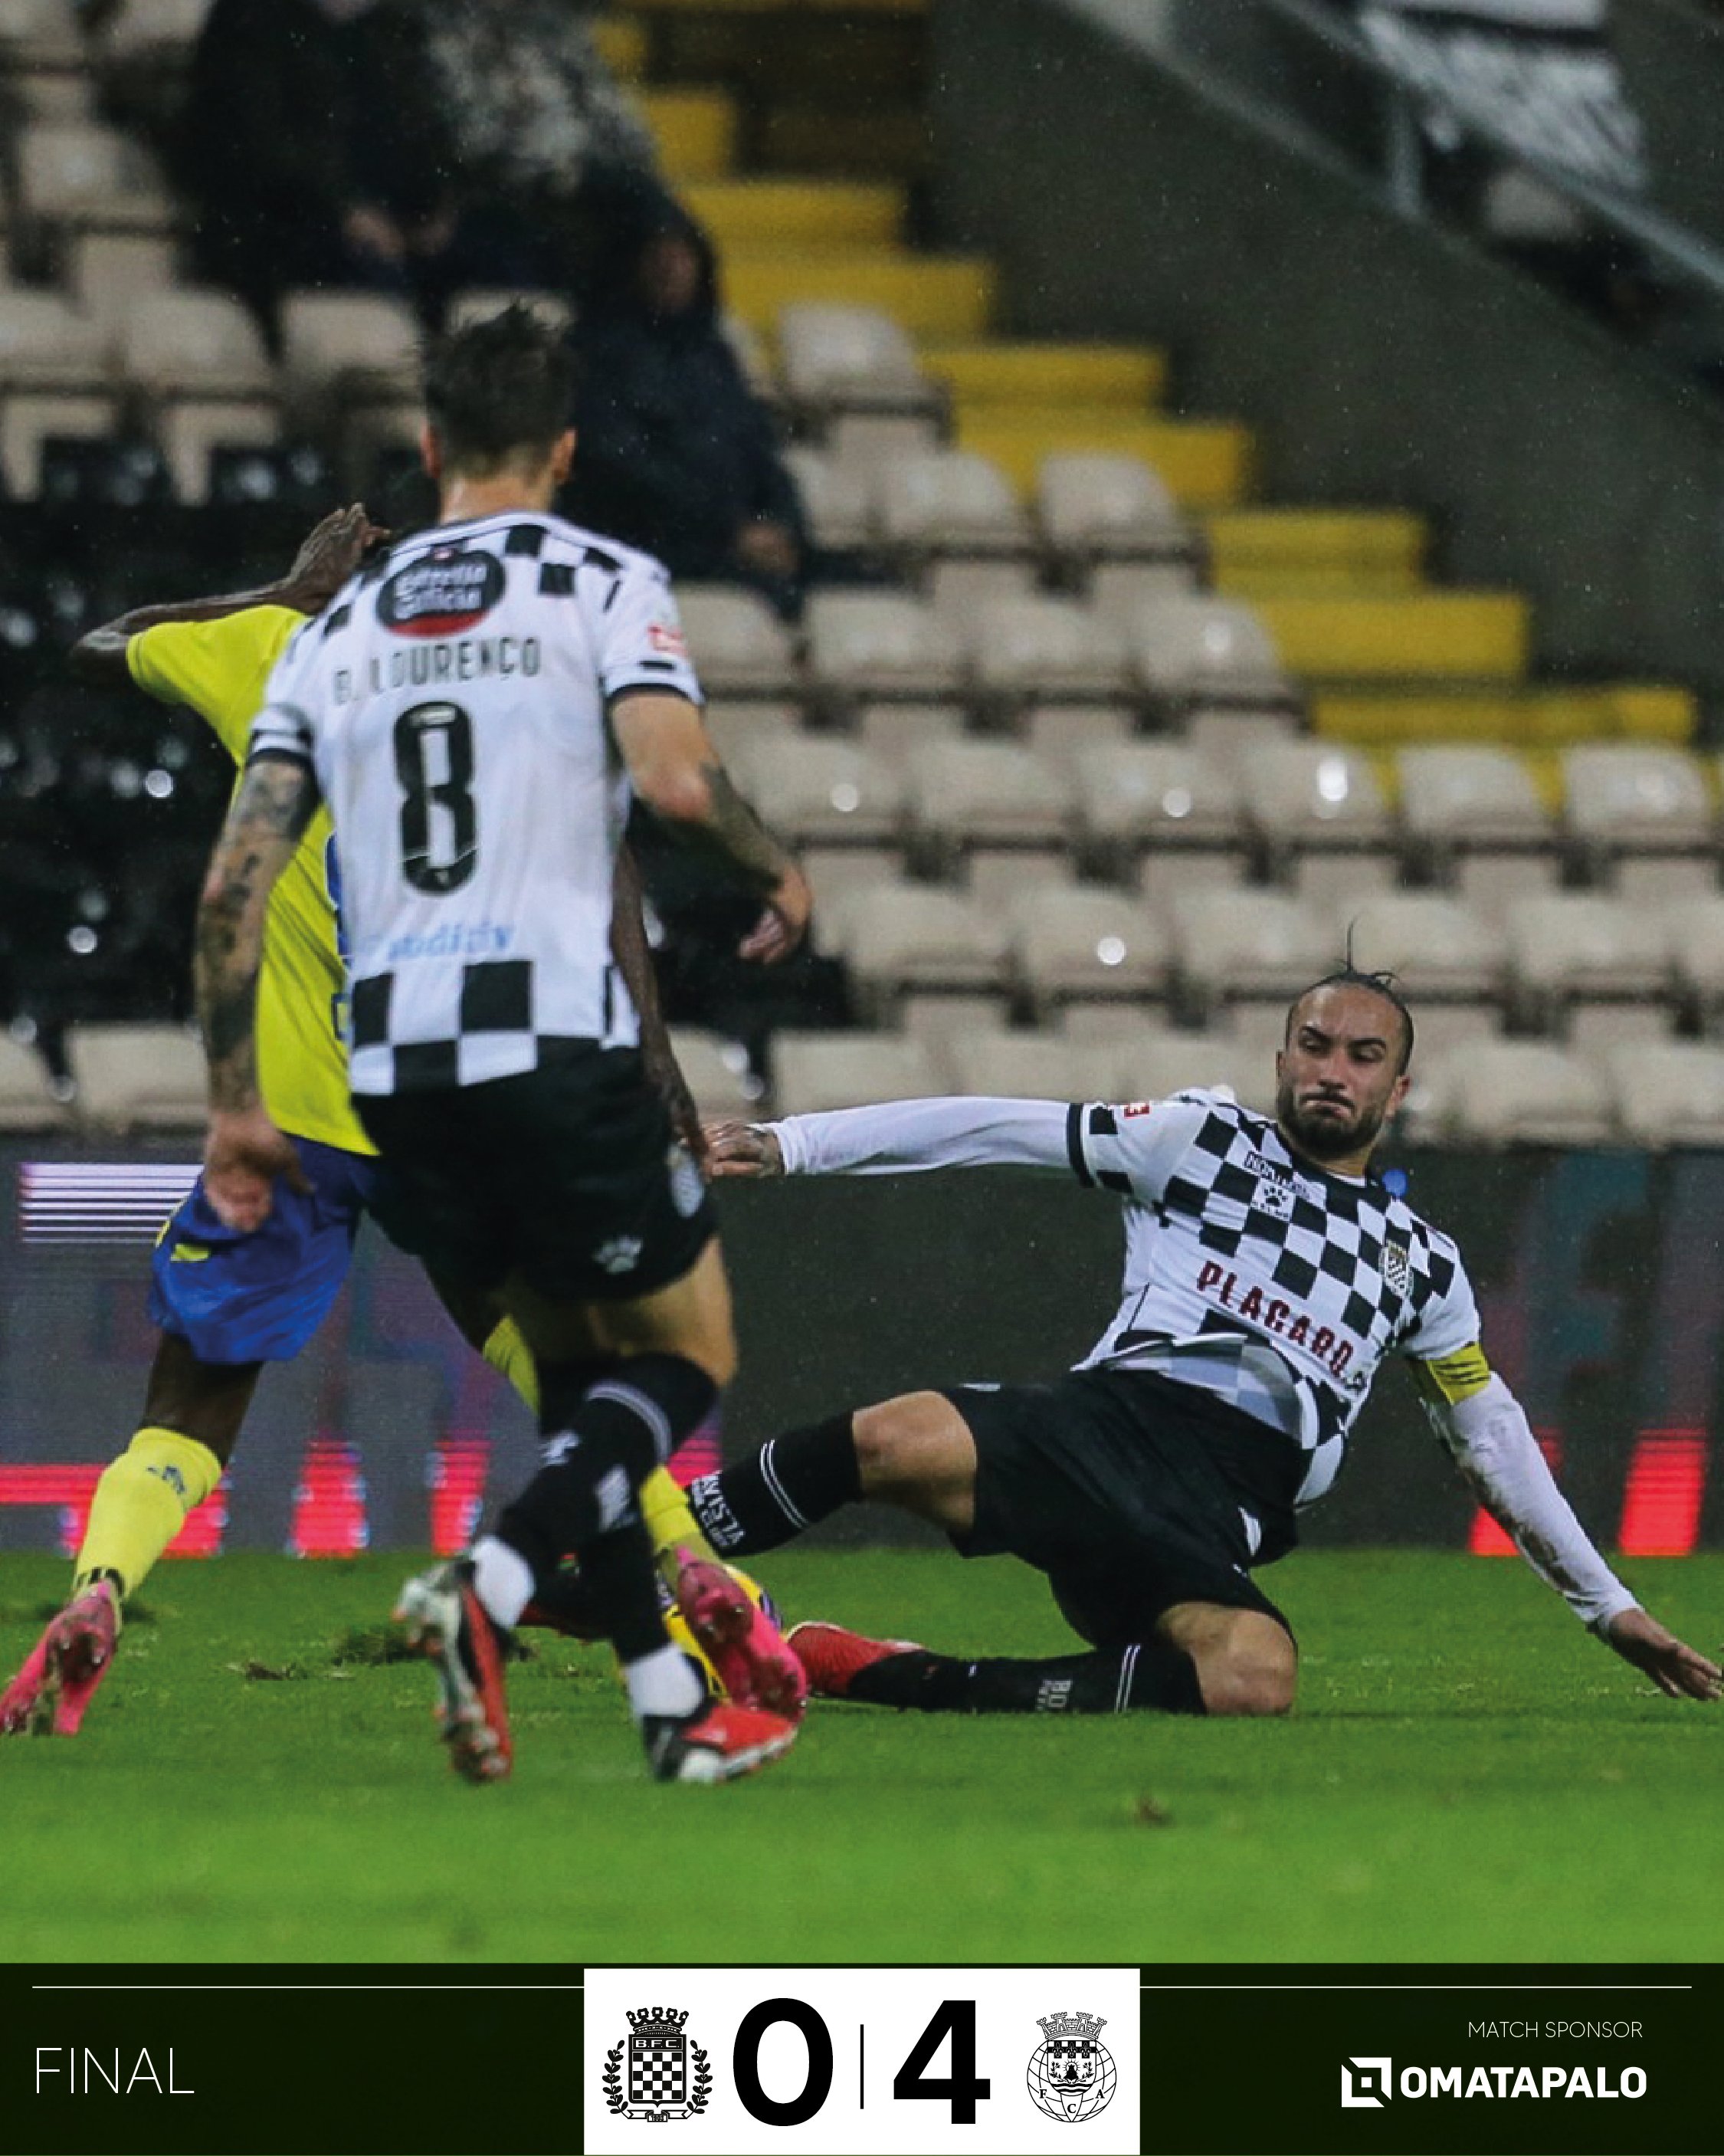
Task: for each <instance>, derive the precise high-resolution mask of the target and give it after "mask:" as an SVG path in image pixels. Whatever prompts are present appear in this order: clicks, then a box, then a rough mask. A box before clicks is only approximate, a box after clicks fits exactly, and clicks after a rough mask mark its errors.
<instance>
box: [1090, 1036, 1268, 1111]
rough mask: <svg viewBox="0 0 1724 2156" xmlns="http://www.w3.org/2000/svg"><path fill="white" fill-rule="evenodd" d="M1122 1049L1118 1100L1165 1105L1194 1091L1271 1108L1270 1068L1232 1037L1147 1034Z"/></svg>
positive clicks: (1122, 1045)
mask: <svg viewBox="0 0 1724 2156" xmlns="http://www.w3.org/2000/svg"><path fill="white" fill-rule="evenodd" d="M1121 1079H1122V1081H1123V1082H1122V1083H1121V1085H1120V1086H1118V1088H1117V1091H1118V1095H1119V1096H1120V1097H1121V1098H1122V1099H1125V1100H1131V1101H1165V1100H1166V1099H1167V1097H1168V1096H1169V1095H1170V1094H1173V1093H1183V1092H1186V1091H1189V1090H1190V1089H1191V1088H1192V1087H1193V1086H1197V1087H1199V1088H1201V1089H1202V1090H1203V1091H1205V1092H1218V1091H1219V1092H1225V1093H1229V1094H1231V1095H1232V1096H1233V1098H1234V1100H1236V1101H1241V1102H1242V1103H1243V1104H1244V1106H1246V1107H1248V1108H1256V1109H1260V1110H1269V1109H1271V1108H1273V1106H1274V1105H1275V1066H1274V1064H1273V1063H1272V1062H1271V1061H1270V1060H1266V1059H1265V1058H1264V1057H1263V1056H1260V1055H1254V1054H1252V1053H1251V1051H1250V1050H1248V1049H1246V1048H1244V1047H1242V1046H1241V1045H1240V1043H1239V1041H1238V1040H1236V1039H1234V1038H1233V1037H1232V1035H1231V1034H1219V1033H1175V1032H1172V1031H1168V1032H1155V1031H1152V1030H1149V1029H1146V1030H1145V1032H1144V1034H1143V1035H1142V1039H1140V1040H1139V1041H1138V1042H1137V1043H1136V1044H1135V1045H1134V1044H1131V1043H1127V1042H1122V1043H1121Z"/></svg>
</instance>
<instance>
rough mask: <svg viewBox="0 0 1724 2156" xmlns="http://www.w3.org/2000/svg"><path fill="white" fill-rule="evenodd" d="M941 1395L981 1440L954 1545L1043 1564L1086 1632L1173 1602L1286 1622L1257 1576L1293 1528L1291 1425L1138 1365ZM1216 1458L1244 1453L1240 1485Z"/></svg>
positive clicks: (1073, 1620)
mask: <svg viewBox="0 0 1724 2156" xmlns="http://www.w3.org/2000/svg"><path fill="white" fill-rule="evenodd" d="M944 1396H945V1398H946V1399H948V1400H950V1401H951V1402H952V1405H953V1406H954V1407H955V1408H956V1409H957V1411H958V1413H959V1414H961V1415H962V1417H963V1419H964V1420H965V1422H966V1423H967V1424H968V1425H969V1429H970V1431H971V1434H972V1435H973V1437H974V1438H975V1440H976V1455H977V1464H976V1518H975V1524H974V1526H973V1527H972V1531H971V1532H970V1534H969V1536H968V1537H967V1538H965V1539H962V1540H958V1539H957V1537H954V1541H955V1542H956V1543H957V1548H958V1549H959V1551H960V1553H962V1555H963V1556H965V1557H993V1556H998V1555H1001V1554H1003V1553H1009V1554H1010V1555H1012V1556H1013V1557H1018V1558H1023V1559H1024V1561H1025V1563H1029V1564H1033V1565H1034V1566H1035V1567H1036V1568H1037V1569H1038V1570H1039V1571H1041V1572H1044V1573H1047V1575H1048V1580H1049V1585H1050V1586H1051V1587H1052V1588H1053V1590H1054V1599H1055V1600H1056V1601H1057V1602H1058V1603H1059V1604H1060V1610H1061V1612H1062V1614H1064V1616H1065V1620H1066V1621H1067V1623H1068V1624H1070V1625H1071V1626H1072V1627H1073V1629H1074V1630H1075V1631H1077V1632H1078V1633H1080V1635H1082V1636H1083V1637H1084V1638H1085V1639H1086V1640H1089V1641H1090V1644H1091V1645H1094V1646H1097V1647H1116V1646H1125V1645H1130V1644H1131V1642H1132V1641H1133V1640H1144V1639H1147V1638H1148V1637H1149V1636H1150V1635H1151V1633H1152V1630H1153V1628H1154V1625H1155V1623H1156V1620H1157V1619H1158V1618H1159V1617H1160V1616H1161V1615H1162V1612H1163V1611H1164V1610H1167V1609H1171V1608H1172V1606H1173V1604H1175V1603H1178V1602H1213V1603H1219V1604H1221V1605H1223V1606H1224V1608H1227V1609H1256V1610H1260V1611H1262V1612H1263V1614H1265V1616H1269V1617H1273V1618H1274V1619H1275V1622H1276V1623H1277V1624H1279V1625H1283V1626H1285V1628H1286V1630H1288V1632H1289V1633H1290V1632H1291V1630H1292V1627H1291V1626H1290V1625H1288V1624H1287V1620H1286V1619H1285V1617H1284V1616H1283V1615H1282V1614H1281V1612H1280V1610H1279V1609H1276V1607H1275V1604H1274V1603H1273V1602H1271V1601H1270V1599H1269V1597H1268V1596H1267V1595H1266V1594H1264V1593H1263V1591H1262V1589H1260V1587H1259V1586H1258V1585H1257V1584H1256V1583H1255V1580H1254V1579H1253V1578H1252V1577H1251V1568H1252V1566H1253V1565H1254V1564H1260V1563H1266V1562H1267V1561H1268V1560H1269V1559H1270V1558H1274V1557H1278V1556H1280V1554H1282V1553H1283V1552H1284V1551H1285V1550H1286V1549H1287V1548H1290V1545H1291V1543H1292V1541H1293V1539H1294V1532H1293V1526H1292V1495H1293V1491H1295V1490H1296V1488H1297V1486H1298V1479H1299V1476H1300V1474H1301V1470H1302V1462H1301V1456H1300V1453H1299V1448H1298V1447H1297V1446H1296V1445H1294V1444H1293V1442H1292V1441H1291V1440H1290V1439H1287V1438H1283V1437H1280V1436H1279V1435H1277V1434H1276V1433H1275V1431H1273V1430H1266V1429H1265V1428H1264V1427H1263V1425H1262V1424H1258V1423H1255V1422H1253V1421H1252V1419H1250V1418H1249V1416H1246V1415H1244V1414H1240V1413H1239V1410H1238V1409H1234V1408H1230V1407H1229V1406H1228V1405H1227V1404H1226V1403H1225V1402H1224V1401H1221V1400H1218V1399H1214V1398H1213V1396H1212V1395H1210V1394H1206V1393H1203V1392H1201V1391H1199V1390H1198V1389H1197V1388H1196V1387H1194V1386H1192V1385H1182V1384H1178V1383H1174V1382H1173V1381H1172V1380H1171V1379H1168V1378H1162V1377H1161V1376H1159V1375H1158V1374H1157V1373H1155V1372H1153V1371H1148V1370H1073V1371H1070V1372H1069V1373H1067V1374H1066V1375H1065V1377H1063V1378H1059V1379H1057V1380H1055V1382H1054V1383H1052V1384H1046V1385H1002V1386H998V1387H995V1386H984V1385H959V1386H955V1387H952V1389H949V1390H947V1392H946V1393H945V1395H944ZM1223 1458H1227V1459H1228V1460H1229V1461H1230V1462H1231V1463H1232V1465H1233V1466H1234V1468H1235V1469H1237V1467H1238V1466H1239V1462H1240V1461H1241V1460H1250V1461H1251V1462H1252V1463H1253V1466H1254V1471H1253V1472H1252V1474H1251V1476H1250V1478H1249V1486H1247V1485H1244V1484H1242V1482H1241V1481H1240V1480H1239V1478H1238V1476H1237V1474H1236V1473H1229V1472H1228V1471H1224V1468H1223V1466H1221V1465H1220V1461H1221V1460H1222V1459H1223ZM1251 1507H1255V1509H1249V1508H1251ZM1248 1509H1249V1522H1250V1523H1249V1524H1248Z"/></svg>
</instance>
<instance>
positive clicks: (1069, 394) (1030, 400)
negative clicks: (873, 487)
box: [921, 339, 1167, 417]
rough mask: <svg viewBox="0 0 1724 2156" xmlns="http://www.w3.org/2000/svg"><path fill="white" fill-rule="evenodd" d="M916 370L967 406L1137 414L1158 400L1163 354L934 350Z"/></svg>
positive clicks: (1081, 348)
mask: <svg viewBox="0 0 1724 2156" xmlns="http://www.w3.org/2000/svg"><path fill="white" fill-rule="evenodd" d="M921 357H922V365H923V367H925V368H926V371H927V372H928V373H930V374H931V375H932V376H933V377H934V378H935V379H936V381H939V382H945V383H946V384H947V387H948V388H950V389H951V391H952V396H953V398H955V399H956V400H957V402H958V403H961V404H962V405H963V406H964V407H965V408H967V409H974V410H976V411H977V413H978V416H979V413H980V409H981V408H982V407H983V406H986V407H988V408H993V407H995V406H1000V407H1004V408H1006V411H1007V413H1009V410H1010V408H1012V407H1013V406H1018V405H1024V404H1030V405H1043V406H1045V405H1048V404H1050V403H1067V404H1075V405H1081V406H1085V407H1088V408H1101V407H1103V406H1107V407H1117V408H1118V409H1119V410H1120V411H1121V412H1123V413H1126V414H1128V415H1130V416H1132V417H1140V416H1142V413H1145V412H1146V411H1147V409H1148V408H1150V407H1151V406H1152V405H1153V404H1156V403H1159V402H1160V400H1161V396H1162V390H1163V388H1165V387H1166V382H1167V356H1166V354H1165V353H1163V352H1157V351H1156V350H1155V349H1154V347H1153V346H1147V345H1129V344H1040V343H1008V342H1007V341H1004V340H1003V339H1002V340H1000V341H998V342H992V343H988V344H975V345H935V346H930V347H929V348H928V349H927V350H926V351H925V352H923V353H922V356H921Z"/></svg>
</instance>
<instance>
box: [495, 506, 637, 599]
mask: <svg viewBox="0 0 1724 2156" xmlns="http://www.w3.org/2000/svg"><path fill="white" fill-rule="evenodd" d="M521 526H523V527H527V526H533V527H536V529H537V530H538V531H539V532H540V533H541V535H542V536H541V541H540V551H541V553H542V554H546V555H549V556H550V557H552V559H554V560H557V561H566V562H573V563H574V565H575V567H577V568H593V569H598V570H601V571H603V572H605V573H606V574H608V575H610V576H613V577H621V576H630V577H646V578H648V579H649V580H650V581H651V582H654V583H660V584H669V583H670V571H669V570H668V569H667V568H666V567H665V566H664V563H663V562H661V561H660V560H659V557H658V556H657V555H656V554H649V553H648V552H646V551H645V549H644V548H643V547H630V546H629V545H628V544H627V543H626V542H624V541H623V540H621V539H613V537H612V536H610V534H609V533H608V532H606V531H593V530H592V528H591V527H590V526H587V525H585V524H573V523H571V522H570V521H569V519H568V518H567V517H566V516H555V515H553V514H552V513H551V512H550V511H546V513H545V514H544V515H543V516H535V517H524V518H522V519H521ZM522 543H524V541H523V542H522ZM506 544H507V542H506V541H505V547H506Z"/></svg>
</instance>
